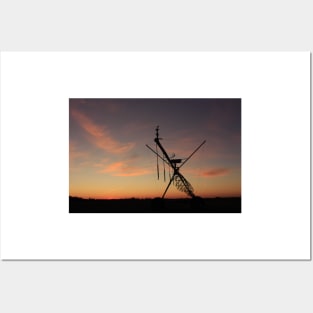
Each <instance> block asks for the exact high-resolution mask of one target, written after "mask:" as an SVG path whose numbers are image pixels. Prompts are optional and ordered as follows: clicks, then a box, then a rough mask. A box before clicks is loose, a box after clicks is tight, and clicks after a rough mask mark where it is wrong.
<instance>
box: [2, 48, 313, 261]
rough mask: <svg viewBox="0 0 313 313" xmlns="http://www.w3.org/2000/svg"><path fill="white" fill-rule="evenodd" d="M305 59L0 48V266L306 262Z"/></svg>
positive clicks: (261, 54) (307, 151)
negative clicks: (21, 263)
mask: <svg viewBox="0 0 313 313" xmlns="http://www.w3.org/2000/svg"><path fill="white" fill-rule="evenodd" d="M310 226H311V225H310V53H309V52H127V53H126V52H2V53H1V258H2V259H5V260H23V259H28V260H30V259H34V260H38V259H51V260H53V259H71V260H78V259H79V260H93V259H97V260H308V259H310V253H311V251H310Z"/></svg>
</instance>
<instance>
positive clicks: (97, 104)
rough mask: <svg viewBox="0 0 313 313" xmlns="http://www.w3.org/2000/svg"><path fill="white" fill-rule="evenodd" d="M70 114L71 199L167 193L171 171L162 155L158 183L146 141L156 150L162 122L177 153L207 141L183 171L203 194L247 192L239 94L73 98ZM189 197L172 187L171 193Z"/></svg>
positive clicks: (185, 152)
mask: <svg viewBox="0 0 313 313" xmlns="http://www.w3.org/2000/svg"><path fill="white" fill-rule="evenodd" d="M177 113H179V114H177ZM69 118H70V120H69V127H70V132H69V135H70V138H69V195H70V196H74V197H82V198H95V199H122V198H124V199H125V198H155V197H161V196H162V194H163V192H164V190H165V188H166V186H167V184H168V182H169V175H170V173H169V168H168V165H166V164H163V161H162V160H160V159H159V180H158V179H157V172H156V162H157V160H156V159H157V157H156V155H155V154H153V153H152V152H151V151H150V150H149V149H148V148H147V147H146V146H145V144H148V145H149V146H150V147H152V148H153V149H155V148H156V147H155V143H154V141H153V140H154V138H155V127H156V125H160V137H162V138H164V140H162V141H161V144H162V145H163V146H164V147H165V149H166V151H167V152H168V154H169V155H172V154H173V153H175V155H176V157H178V158H186V157H188V156H189V155H190V154H191V153H192V152H193V151H194V149H195V148H196V147H197V146H199V144H200V143H201V142H202V141H203V140H207V142H206V143H205V145H204V146H202V147H201V148H200V150H199V151H197V153H196V154H195V155H194V156H193V157H192V158H191V159H190V160H189V161H188V162H187V163H186V164H185V165H184V166H183V167H182V169H181V171H180V172H181V174H182V175H183V176H184V177H185V178H186V179H187V180H188V181H189V182H190V183H191V185H192V186H193V188H194V193H195V194H196V195H197V196H201V197H232V196H236V197H237V196H241V101H240V99H194V100H192V99H188V100H186V99H185V100H184V99H168V100H166V99H70V101H69ZM164 165H165V166H164ZM164 170H165V177H166V181H164ZM186 197H188V196H187V195H186V194H184V193H182V192H181V191H178V190H177V189H176V188H175V186H174V185H173V184H172V185H171V186H170V188H169V189H168V192H167V194H166V198H186Z"/></svg>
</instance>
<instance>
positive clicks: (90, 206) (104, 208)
mask: <svg viewBox="0 0 313 313" xmlns="http://www.w3.org/2000/svg"><path fill="white" fill-rule="evenodd" d="M69 212H70V213H241V197H232V198H200V197H195V198H191V199H188V198H186V199H161V198H154V199H136V198H130V199H116V200H101V199H83V198H79V197H71V196H70V197H69Z"/></svg>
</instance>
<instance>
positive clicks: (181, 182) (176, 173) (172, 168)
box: [146, 126, 206, 199]
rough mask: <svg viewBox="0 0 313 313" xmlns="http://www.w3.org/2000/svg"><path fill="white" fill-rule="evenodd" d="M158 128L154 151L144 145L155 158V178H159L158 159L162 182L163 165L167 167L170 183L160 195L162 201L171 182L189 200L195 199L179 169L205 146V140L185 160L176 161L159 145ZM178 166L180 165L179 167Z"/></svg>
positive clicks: (190, 186) (191, 188)
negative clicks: (160, 162)
mask: <svg viewBox="0 0 313 313" xmlns="http://www.w3.org/2000/svg"><path fill="white" fill-rule="evenodd" d="M159 129H160V128H159V126H157V127H156V129H155V132H156V133H155V138H154V142H155V150H153V149H152V148H151V147H150V146H148V145H146V147H147V148H149V149H150V150H151V151H152V152H153V153H154V154H156V156H157V177H158V179H159V178H160V173H159V159H161V160H162V161H163V176H164V181H165V180H166V178H165V177H166V175H165V163H166V164H167V165H168V166H169V176H170V181H169V183H168V185H167V187H166V189H165V191H164V193H163V195H162V199H164V197H165V195H166V192H167V190H168V188H169V187H170V185H171V183H172V182H173V184H174V186H175V187H176V188H177V189H178V190H179V191H182V192H184V193H186V194H187V195H188V196H189V197H191V198H196V196H195V194H194V189H193V187H192V185H191V184H190V183H189V182H188V180H187V179H186V178H185V177H184V176H183V175H182V174H181V173H180V169H181V168H182V167H183V166H184V164H186V163H187V161H188V160H189V159H190V158H191V157H192V156H193V155H194V154H195V153H196V152H197V151H198V150H199V149H200V148H201V147H202V146H203V145H204V144H205V142H206V141H205V140H204V141H203V142H202V143H201V144H200V145H199V146H198V147H197V148H196V149H195V150H194V151H193V152H192V153H191V154H190V155H189V157H188V158H186V159H184V160H183V159H177V158H175V154H174V155H173V156H172V157H169V155H168V153H167V152H166V150H165V148H164V147H163V145H162V144H161V142H160V140H162V138H160V137H159ZM158 147H159V148H160V150H161V151H162V155H160V154H159V151H158ZM179 164H180V165H179Z"/></svg>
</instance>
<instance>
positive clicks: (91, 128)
mask: <svg viewBox="0 0 313 313" xmlns="http://www.w3.org/2000/svg"><path fill="white" fill-rule="evenodd" d="M71 115H72V116H73V118H74V119H75V120H76V121H77V122H78V124H79V125H80V127H81V128H82V129H84V130H85V132H86V133H87V135H88V138H89V140H90V141H91V143H92V144H94V145H95V146H97V147H98V148H100V149H103V150H105V151H107V152H110V153H113V154H121V153H125V152H128V151H130V150H131V149H133V147H134V146H135V143H133V142H129V143H122V142H119V141H118V140H116V139H114V138H113V137H112V136H111V134H110V132H109V130H108V129H107V128H106V127H105V126H99V125H97V124H96V123H94V122H93V121H92V120H91V119H90V118H89V117H88V116H86V115H84V114H83V113H81V112H79V111H78V110H71Z"/></svg>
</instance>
